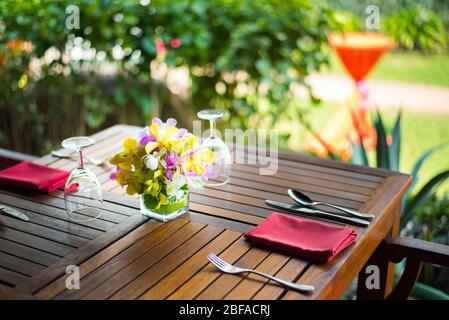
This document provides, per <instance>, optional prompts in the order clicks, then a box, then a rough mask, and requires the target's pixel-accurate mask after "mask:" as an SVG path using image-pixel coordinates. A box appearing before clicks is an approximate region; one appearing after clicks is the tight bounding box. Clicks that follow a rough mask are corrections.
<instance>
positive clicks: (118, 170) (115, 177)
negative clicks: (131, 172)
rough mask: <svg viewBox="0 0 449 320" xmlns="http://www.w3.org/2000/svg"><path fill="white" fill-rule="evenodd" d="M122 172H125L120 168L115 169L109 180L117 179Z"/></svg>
mask: <svg viewBox="0 0 449 320" xmlns="http://www.w3.org/2000/svg"><path fill="white" fill-rule="evenodd" d="M121 171H123V170H122V169H120V168H119V167H117V168H116V169H115V172H113V173H111V175H110V176H109V179H111V180H115V179H117V172H121Z"/></svg>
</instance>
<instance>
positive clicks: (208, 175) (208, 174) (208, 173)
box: [203, 164, 220, 179]
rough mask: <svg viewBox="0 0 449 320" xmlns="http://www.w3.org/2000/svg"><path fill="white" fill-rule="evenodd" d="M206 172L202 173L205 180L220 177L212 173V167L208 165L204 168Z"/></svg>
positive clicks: (216, 173)
mask: <svg viewBox="0 0 449 320" xmlns="http://www.w3.org/2000/svg"><path fill="white" fill-rule="evenodd" d="M205 170H206V172H205V173H204V175H203V177H205V178H207V179H216V178H218V176H219V175H220V174H219V173H218V172H214V171H213V166H211V165H210V164H208V165H206V167H205Z"/></svg>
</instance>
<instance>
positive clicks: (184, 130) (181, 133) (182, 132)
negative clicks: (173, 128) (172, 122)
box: [178, 128, 187, 139]
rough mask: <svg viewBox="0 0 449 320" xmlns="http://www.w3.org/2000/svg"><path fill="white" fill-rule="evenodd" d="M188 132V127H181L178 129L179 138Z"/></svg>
mask: <svg viewBox="0 0 449 320" xmlns="http://www.w3.org/2000/svg"><path fill="white" fill-rule="evenodd" d="M186 133H187V129H184V128H181V129H179V130H178V138H179V139H182V137H184V135H185V134H186Z"/></svg>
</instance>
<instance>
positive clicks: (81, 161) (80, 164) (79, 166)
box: [78, 149, 84, 169]
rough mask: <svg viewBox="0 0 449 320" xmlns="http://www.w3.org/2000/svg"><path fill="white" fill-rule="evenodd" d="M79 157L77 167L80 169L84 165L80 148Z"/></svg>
mask: <svg viewBox="0 0 449 320" xmlns="http://www.w3.org/2000/svg"><path fill="white" fill-rule="evenodd" d="M78 152H79V157H78V169H82V168H83V167H84V161H83V149H80V150H79V151H78Z"/></svg>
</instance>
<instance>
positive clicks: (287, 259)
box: [0, 125, 410, 300]
mask: <svg viewBox="0 0 449 320" xmlns="http://www.w3.org/2000/svg"><path fill="white" fill-rule="evenodd" d="M139 130H141V128H137V127H133V126H128V125H116V126H113V127H111V128H108V129H106V130H104V131H101V132H99V133H97V134H95V135H94V136H93V137H94V139H95V140H96V144H95V145H93V146H91V147H88V148H87V149H86V150H85V154H87V155H89V156H91V157H96V158H100V159H105V160H107V159H108V158H110V157H111V156H112V155H113V154H114V153H116V152H118V151H119V150H120V149H121V144H122V141H123V139H124V138H126V137H130V136H136V135H137V133H138V131H139ZM232 150H233V155H237V153H238V152H241V151H242V150H243V148H242V147H239V146H235V147H232ZM246 150H250V151H251V152H249V153H248V154H246V155H245V156H244V159H245V161H246V163H238V164H233V166H232V169H231V177H230V181H229V183H228V184H227V185H225V186H220V187H207V188H205V189H201V190H192V193H191V203H190V211H189V213H188V214H186V215H184V216H182V217H181V218H178V219H175V220H173V221H170V222H168V223H161V222H158V221H155V220H152V219H148V218H146V217H144V216H142V215H140V213H139V201H138V199H137V198H136V197H129V196H126V195H124V190H123V189H122V188H121V187H120V186H117V184H116V183H115V182H114V181H111V180H110V179H109V175H110V174H111V173H112V172H113V171H114V168H113V167H112V166H111V165H110V164H108V163H107V162H105V164H103V165H101V166H93V165H91V164H88V163H87V164H86V166H87V167H88V168H89V169H91V170H92V171H93V172H94V173H95V175H96V176H97V178H98V180H99V181H100V183H101V185H102V188H103V196H104V204H103V215H102V216H101V217H100V219H97V220H95V221H92V222H84V223H80V222H74V221H71V220H70V219H69V218H68V217H67V214H66V212H65V204H64V197H63V192H62V191H60V190H58V191H56V192H54V193H51V194H42V193H33V192H29V191H24V190H15V189H6V188H3V187H0V203H3V204H6V205H9V206H12V207H14V208H17V209H18V210H20V211H23V212H24V213H25V214H27V215H28V216H29V217H30V220H31V221H30V222H29V223H23V222H21V221H19V220H15V219H13V218H11V217H7V216H3V215H0V297H4V298H8V297H12V296H15V295H16V296H22V297H24V298H38V299H245V300H246V299H256V300H259V299H337V298H339V296H340V295H341V293H342V292H343V291H344V290H345V288H346V287H347V286H348V285H349V284H350V283H351V281H352V279H354V277H355V276H356V275H357V273H358V272H359V271H360V270H361V269H362V268H363V266H364V264H365V263H366V262H367V261H368V259H369V258H370V256H371V254H372V253H373V252H374V250H375V248H376V247H377V245H378V244H379V243H380V242H381V241H382V239H383V238H384V237H385V235H386V234H387V233H388V232H390V231H391V229H392V228H393V227H394V224H395V223H397V221H395V214H394V208H395V207H397V205H398V203H400V201H401V196H402V194H403V193H404V192H405V190H406V188H407V187H408V184H409V183H410V177H409V176H408V175H403V174H400V173H397V172H392V171H388V170H383V169H373V168H368V167H361V166H355V165H352V164H348V163H343V162H338V161H330V160H326V159H317V158H311V157H307V156H303V155H299V154H293V153H289V152H284V151H280V152H279V158H278V170H277V172H276V173H275V174H274V175H271V176H264V175H260V174H259V169H260V168H262V167H264V166H266V165H264V163H266V161H265V162H264V161H263V160H266V159H260V158H258V156H257V153H254V150H253V149H251V148H246ZM37 162H39V163H41V164H44V165H48V166H51V167H54V168H59V169H63V170H72V169H74V168H75V167H76V165H77V164H76V161H75V160H74V159H59V158H56V157H54V156H51V155H48V156H45V157H43V158H40V159H39V160H37ZM288 188H296V189H298V190H301V191H302V192H304V193H306V194H307V195H309V196H310V197H311V198H313V199H315V200H318V201H326V202H331V203H335V204H337V205H342V206H346V207H348V208H352V209H356V210H361V211H364V212H367V213H373V214H374V215H375V216H376V218H375V219H374V221H373V222H372V223H371V225H370V226H369V227H368V228H360V227H354V229H355V230H356V232H357V236H358V238H357V242H356V244H354V245H353V246H351V247H349V248H347V249H345V250H344V251H343V252H341V253H340V254H339V255H338V256H337V257H335V258H334V259H333V260H331V261H330V262H327V263H323V264H315V263H311V262H309V261H307V260H303V259H301V257H297V256H291V255H289V254H285V253H282V252H278V251H272V250H269V249H267V248H260V247H254V246H252V245H251V244H250V243H249V242H247V241H246V240H245V239H244V237H243V234H244V233H245V232H247V231H248V230H250V229H251V228H252V227H254V226H255V225H258V224H259V223H261V222H263V221H264V220H265V218H266V217H268V216H269V215H270V214H271V213H272V212H273V211H274V210H273V209H272V208H270V207H268V206H267V205H266V204H265V200H266V199H272V200H277V201H282V202H292V201H291V200H290V199H289V197H288V196H287V194H286V190H287V189H288ZM326 210H329V208H326ZM329 211H332V210H329ZM289 214H290V213H289ZM290 215H292V214H290ZM301 217H302V218H304V219H312V218H311V217H307V216H301ZM314 220H315V218H314ZM319 220H320V221H322V222H325V223H329V224H333V225H344V224H341V223H336V222H333V221H329V220H326V219H319ZM211 252H214V253H216V254H217V255H219V256H221V257H222V258H223V259H224V260H226V261H227V262H229V263H233V264H236V265H238V266H241V267H248V268H255V269H257V270H260V271H262V272H266V273H269V274H272V275H275V276H278V277H280V278H283V279H286V280H290V281H294V282H298V283H305V284H313V285H314V286H315V287H316V290H315V291H314V293H313V294H310V295H306V294H302V293H298V292H294V291H291V290H286V289H284V288H283V287H281V286H279V285H278V284H276V283H274V282H272V281H267V280H266V279H262V278H260V277H258V276H254V275H249V276H248V275H243V276H242V275H239V276H236V275H227V274H222V273H220V272H219V271H218V270H217V269H216V268H215V267H213V266H212V265H211V264H210V263H208V261H207V255H208V254H209V253H211ZM71 264H74V265H76V266H78V267H79V271H80V277H81V279H80V289H79V290H68V289H67V288H66V287H65V282H66V277H67V274H66V273H65V270H66V267H67V266H68V265H71Z"/></svg>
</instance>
